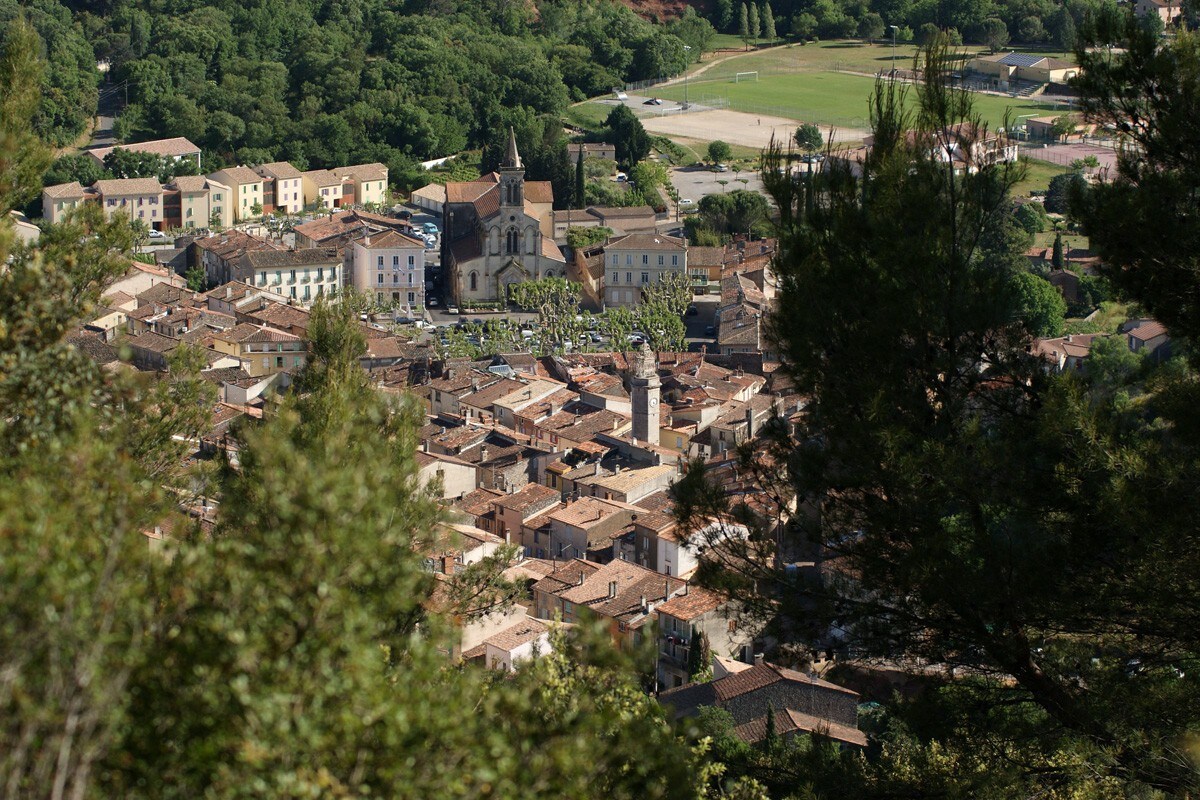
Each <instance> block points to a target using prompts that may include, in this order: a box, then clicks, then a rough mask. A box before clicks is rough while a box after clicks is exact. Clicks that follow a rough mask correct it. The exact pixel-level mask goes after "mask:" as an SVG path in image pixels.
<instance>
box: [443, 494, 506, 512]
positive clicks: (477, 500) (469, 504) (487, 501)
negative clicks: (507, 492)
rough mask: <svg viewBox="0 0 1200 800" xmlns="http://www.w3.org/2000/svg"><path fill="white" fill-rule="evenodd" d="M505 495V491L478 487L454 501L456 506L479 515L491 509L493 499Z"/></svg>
mask: <svg viewBox="0 0 1200 800" xmlns="http://www.w3.org/2000/svg"><path fill="white" fill-rule="evenodd" d="M503 496H504V492H497V491H495V490H493V489H476V490H475V491H473V492H468V493H467V494H464V495H463V496H462V497H461V498H460V499H459V500H458V501H456V502H455V503H454V507H455V508H457V509H460V510H461V511H463V512H464V513H466V514H469V515H470V516H472V517H478V516H480V515H481V514H485V513H487V512H488V511H491V510H492V503H493V501H495V500H497V499H499V498H501V497H503Z"/></svg>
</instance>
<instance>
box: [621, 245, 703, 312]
mask: <svg viewBox="0 0 1200 800" xmlns="http://www.w3.org/2000/svg"><path fill="white" fill-rule="evenodd" d="M604 256H605V259H604V260H605V284H604V303H605V305H606V306H608V307H612V306H634V305H637V304H639V303H640V302H641V301H642V290H643V289H646V288H648V287H650V286H653V285H654V284H656V283H658V282H659V281H661V280H663V278H665V277H666V276H667V275H670V274H672V273H683V274H686V273H687V242H686V240H684V239H679V238H676V237H674V236H665V235H663V234H660V233H631V234H629V235H628V236H622V237H621V238H619V239H615V240H613V241H611V242H609V244H608V245H607V246H605V248H604Z"/></svg>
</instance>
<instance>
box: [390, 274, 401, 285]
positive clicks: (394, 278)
mask: <svg viewBox="0 0 1200 800" xmlns="http://www.w3.org/2000/svg"><path fill="white" fill-rule="evenodd" d="M399 282H400V273H399V272H393V273H392V283H399Z"/></svg>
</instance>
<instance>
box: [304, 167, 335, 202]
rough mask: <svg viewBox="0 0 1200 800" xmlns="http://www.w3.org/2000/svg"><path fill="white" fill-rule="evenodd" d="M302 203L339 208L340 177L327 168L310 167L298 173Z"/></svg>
mask: <svg viewBox="0 0 1200 800" xmlns="http://www.w3.org/2000/svg"><path fill="white" fill-rule="evenodd" d="M300 185H301V187H302V188H303V191H304V205H305V206H312V207H313V208H317V209H329V208H339V207H340V206H341V205H342V179H341V178H339V177H338V176H337V175H334V174H333V173H332V172H330V171H329V170H327V169H311V170H309V171H308V172H302V173H300Z"/></svg>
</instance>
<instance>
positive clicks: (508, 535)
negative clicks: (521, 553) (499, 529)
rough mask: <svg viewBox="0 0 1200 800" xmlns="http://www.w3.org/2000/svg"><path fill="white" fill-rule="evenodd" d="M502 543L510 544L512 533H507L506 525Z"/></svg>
mask: <svg viewBox="0 0 1200 800" xmlns="http://www.w3.org/2000/svg"><path fill="white" fill-rule="evenodd" d="M504 543H505V544H512V533H511V532H509V530H508V526H507V525H505V526H504Z"/></svg>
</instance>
